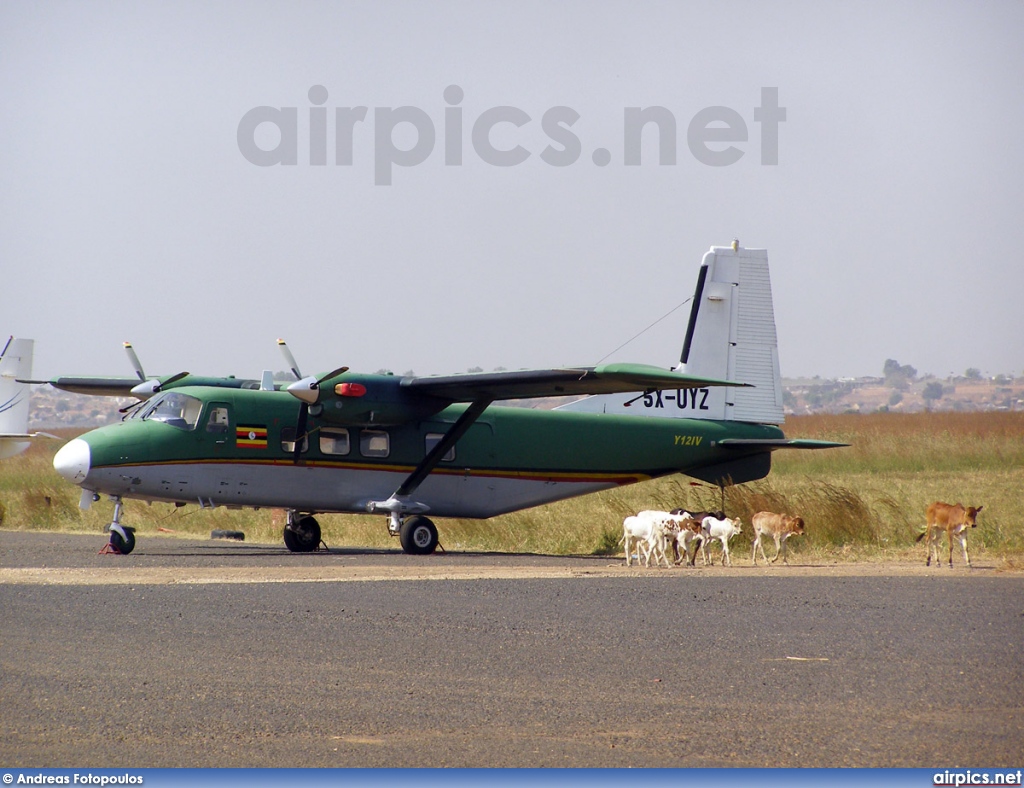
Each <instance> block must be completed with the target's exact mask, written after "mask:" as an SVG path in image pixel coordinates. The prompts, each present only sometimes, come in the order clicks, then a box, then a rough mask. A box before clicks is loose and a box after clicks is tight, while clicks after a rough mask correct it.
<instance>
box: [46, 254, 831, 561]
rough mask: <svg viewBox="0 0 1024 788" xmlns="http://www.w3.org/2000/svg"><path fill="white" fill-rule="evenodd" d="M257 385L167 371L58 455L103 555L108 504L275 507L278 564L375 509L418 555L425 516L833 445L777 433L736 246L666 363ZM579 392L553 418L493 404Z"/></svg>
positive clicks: (750, 288) (486, 513) (485, 514)
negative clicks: (90, 514)
mask: <svg viewBox="0 0 1024 788" xmlns="http://www.w3.org/2000/svg"><path fill="white" fill-rule="evenodd" d="M292 366H293V369H294V370H295V372H296V374H297V373H298V370H297V368H295V366H294V364H293V365H292ZM140 377H142V376H141V375H140ZM264 378H265V380H264V385H262V386H258V387H255V388H248V387H234V386H224V385H218V384H217V383H216V382H214V383H213V384H211V385H205V384H202V385H189V384H188V381H187V379H184V377H183V376H181V377H178V378H177V379H175V380H173V381H171V383H172V385H170V386H167V384H166V383H165V384H164V387H157V388H163V390H158V391H155V392H153V393H152V394H153V395H152V396H151V398H150V399H148V400H147V401H145V402H144V403H143V404H142V405H141V406H140V407H138V408H136V409H134V410H133V411H131V412H130V413H129V415H128V416H127V417H126V418H125V419H124V420H123V421H122V422H120V423H118V424H113V425H110V426H106V427H102V428H100V429H97V430H93V431H91V432H88V433H86V434H85V435H82V436H81V437H80V438H76V439H74V440H72V441H70V442H69V443H67V444H66V445H65V446H64V447H62V448H61V449H60V451H59V452H58V453H57V455H56V456H55V457H54V461H53V464H54V467H55V468H56V470H57V471H58V472H59V473H60V474H61V475H62V476H64V477H65V478H66V479H68V480H69V481H71V482H73V483H75V484H77V485H79V486H80V487H81V488H82V503H81V505H82V506H83V507H87V506H88V505H89V504H90V503H91V502H92V501H93V500H98V499H99V496H100V495H101V494H104V495H108V496H109V497H110V498H111V500H112V501H113V502H114V518H113V522H112V523H111V524H110V526H109V530H110V534H111V535H110V543H111V545H112V547H113V548H114V550H115V551H117V552H120V553H128V552H131V550H132V549H133V548H134V545H135V538H134V534H133V530H132V529H131V528H130V527H129V526H126V525H124V524H122V523H121V512H122V501H123V499H125V498H136V499H142V500H146V501H168V502H174V503H177V504H186V503H198V504H199V505H200V506H201V507H204V508H212V507H216V506H228V507H252V508H261V507H276V508H283V509H285V510H287V512H288V516H287V522H286V525H285V527H284V541H285V544H286V545H287V547H288V548H289V550H292V551H295V552H306V551H312V550H315V549H317V548H318V547H319V545H320V541H321V539H320V536H321V534H320V526H319V524H318V523H317V521H316V518H315V515H317V514H319V513H327V512H349V513H358V512H362V513H366V512H370V513H382V514H386V515H387V520H388V529H389V531H390V532H391V534H392V535H395V536H398V537H399V540H400V543H401V546H402V549H403V550H404V551H405V552H407V553H416V554H425V553H431V552H433V551H434V550H435V549H436V547H437V544H438V533H437V528H436V526H435V525H434V523H433V521H432V520H431V519H430V518H429V517H428V516H427V515H428V514H429V515H430V516H431V517H442V518H443V517H458V518H481V519H483V518H489V517H493V516H495V515H499V514H504V513H506V512H512V511H516V510H519V509H524V508H527V507H531V506H538V505H540V504H545V503H549V502H551V501H557V500H561V499H564V498H570V497H573V496H578V495H584V494H587V493H592V492H596V491H598V490H605V489H608V488H611V487H616V486H621V485H625V484H632V483H634V482H639V481H643V480H646V479H653V478H657V477H661V476H666V475H669V474H674V473H684V474H687V475H689V476H692V477H694V478H697V479H701V480H703V481H707V482H710V483H714V484H736V483H742V482H747V481H752V480H755V479H760V478H762V477H764V476H765V475H767V473H768V472H769V470H770V468H771V453H772V452H773V451H775V450H776V449H780V448H804V449H817V448H828V447H834V446H840V445H843V444H837V443H830V442H825V441H808V440H789V439H787V438H786V437H785V435H784V434H783V432H782V430H781V429H780V426H779V425H781V424H782V422H783V410H782V386H781V376H780V374H779V362H778V352H777V341H776V335H775V318H774V310H773V306H772V297H771V284H770V281H769V275H768V256H767V253H766V252H765V251H764V250H763V249H744V248H740V247H739V246H738V244H735V243H734V244H733V245H732V246H731V247H712V249H711V250H710V251H709V252H708V253H707V254H705V256H704V260H703V262H702V265H701V268H700V271H699V275H698V280H697V288H696V292H695V294H694V297H693V302H692V305H691V310H690V319H689V323H688V326H687V332H686V338H685V341H684V344H683V352H682V357H681V360H680V363H679V364H677V365H675V366H674V367H673V368H671V369H662V368H659V367H653V366H646V365H636V364H605V365H602V366H596V367H589V366H588V367H574V368H563V369H541V370H525V371H518V372H493V373H481V374H474V373H470V374H464V375H451V376H444V377H412V376H409V377H399V376H393V375H367V374H359V373H356V372H351V371H349V370H348V369H347V368H344V367H342V368H340V369H337V370H334V371H332V372H330V373H327V374H326V375H323V376H320V377H316V376H312V377H306V378H302V379H301V380H298V381H296V382H295V383H292V384H291V385H288V386H287V387H285V388H283V389H276V388H275V387H274V386H272V385H267V381H266V375H265V376H264ZM213 380H214V381H216V380H225V379H213ZM580 395H583V397H582V399H576V400H574V401H570V402H567V403H566V404H564V405H561V406H559V407H557V408H555V409H553V410H541V409H531V408H522V407H511V406H508V405H501V404H495V403H500V402H502V401H507V400H516V399H523V398H535V397H573V396H580Z"/></svg>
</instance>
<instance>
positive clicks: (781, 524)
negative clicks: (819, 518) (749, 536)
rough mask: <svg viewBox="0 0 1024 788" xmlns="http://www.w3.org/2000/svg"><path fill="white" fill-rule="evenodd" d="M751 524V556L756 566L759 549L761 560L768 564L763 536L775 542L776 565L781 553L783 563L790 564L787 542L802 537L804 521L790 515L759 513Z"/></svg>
mask: <svg viewBox="0 0 1024 788" xmlns="http://www.w3.org/2000/svg"><path fill="white" fill-rule="evenodd" d="M751 522H752V523H753V524H754V553H753V555H752V556H751V557H752V558H753V561H754V566H757V549H758V548H761V558H763V559H764V562H765V563H766V564H767V563H768V556H766V555H765V554H764V545H763V544H761V537H762V536H770V537H772V538H773V539H774V540H775V557H774V558H773V559H772V563H773V564H774V563H775V562H776V561H778V560H779V553H780V552H781V553H782V563H784V564H788V563H789V561H787V560H786V540H787V539H789V537H791V536H800V535H801V534H802V533H804V520H803V518H802V517H790V516H789V515H788V514H775V513H774V512H758V513H757V514H755V515H754V516H753V518H752V519H751Z"/></svg>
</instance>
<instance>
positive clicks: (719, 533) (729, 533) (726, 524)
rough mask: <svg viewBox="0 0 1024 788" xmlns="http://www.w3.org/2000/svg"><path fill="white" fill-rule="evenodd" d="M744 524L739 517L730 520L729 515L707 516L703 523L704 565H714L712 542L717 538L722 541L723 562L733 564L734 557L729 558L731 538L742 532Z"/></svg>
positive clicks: (702, 546) (725, 564)
mask: <svg viewBox="0 0 1024 788" xmlns="http://www.w3.org/2000/svg"><path fill="white" fill-rule="evenodd" d="M741 525H743V523H742V521H741V520H740V518H739V517H737V518H736V519H735V520H730V519H729V518H728V517H722V518H718V517H705V518H704V522H702V523H701V531H702V533H701V550H702V551H703V553H704V565H705V566H707V565H708V564H712V565H714V563H715V562H714V561H713V560H712V559H711V550H710V549H709V548H710V545H709V544H708V542H710V541H711V540H712V539H717V540H718V541H720V542H721V543H722V564H723V565H724V566H732V559H731V558H729V540H730V539H732V538H733V537H734V536H736V535H737V534H738V533H740V526H741Z"/></svg>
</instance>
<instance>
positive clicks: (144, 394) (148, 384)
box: [131, 372, 188, 399]
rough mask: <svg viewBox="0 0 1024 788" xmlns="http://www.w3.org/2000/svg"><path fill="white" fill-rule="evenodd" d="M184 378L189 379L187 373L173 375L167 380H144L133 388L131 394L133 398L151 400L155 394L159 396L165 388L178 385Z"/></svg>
mask: <svg viewBox="0 0 1024 788" xmlns="http://www.w3.org/2000/svg"><path fill="white" fill-rule="evenodd" d="M184 377H188V373H187V372H179V373H178V374H177V375H171V376H170V377H169V378H167V379H166V380H157V379H155V378H154V379H153V380H143V381H142V382H141V383H139V384H138V385H136V386H133V387H132V391H131V394H132V396H133V397H137V398H138V399H149V398H150V397H152V396H153V395H154V394H159V393H160V392H161V391H163V389H164V387H165V386H169V385H170V384H172V383H177V382H178V381H179V380H181V379H182V378H184Z"/></svg>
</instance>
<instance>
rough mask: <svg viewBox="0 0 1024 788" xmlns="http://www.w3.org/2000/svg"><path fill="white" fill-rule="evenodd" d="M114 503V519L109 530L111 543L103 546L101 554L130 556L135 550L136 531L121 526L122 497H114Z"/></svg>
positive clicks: (108, 527)
mask: <svg viewBox="0 0 1024 788" xmlns="http://www.w3.org/2000/svg"><path fill="white" fill-rule="evenodd" d="M110 500H112V501H113V502H114V519H113V521H111V523H110V525H108V526H107V530H108V531H110V541H109V542H108V543H107V544H105V545H104V546H103V549H102V550H100V553H101V554H103V553H112V554H114V555H128V553H130V552H131V551H132V550H134V549H135V529H134V528H132V527H130V526H127V525H121V507H122V506H123V504H122V503H121V496H119V495H114V496H111V499H110Z"/></svg>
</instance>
